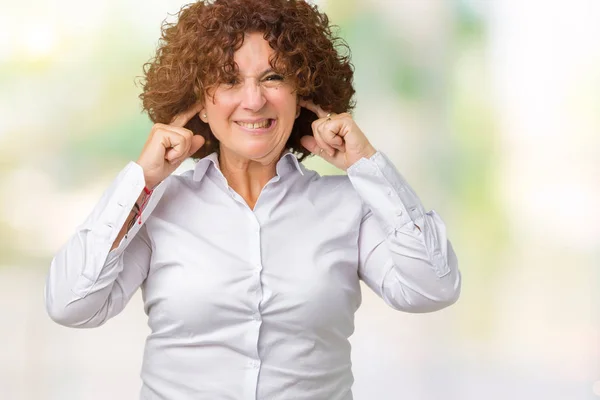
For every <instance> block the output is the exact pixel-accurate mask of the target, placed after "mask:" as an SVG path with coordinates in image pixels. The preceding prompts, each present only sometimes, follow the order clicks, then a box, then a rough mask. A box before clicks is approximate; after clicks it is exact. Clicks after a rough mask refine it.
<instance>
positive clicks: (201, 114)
mask: <svg viewBox="0 0 600 400" xmlns="http://www.w3.org/2000/svg"><path fill="white" fill-rule="evenodd" d="M198 116H199V117H200V120H201V121H202V122H204V123H205V124H208V115H207V114H206V108H204V107H202V109H201V110H200V112H199V113H198Z"/></svg>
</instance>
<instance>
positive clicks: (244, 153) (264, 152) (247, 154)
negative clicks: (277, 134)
mask: <svg viewBox="0 0 600 400" xmlns="http://www.w3.org/2000/svg"><path fill="white" fill-rule="evenodd" d="M229 150H230V151H232V152H233V153H236V154H237V155H238V156H239V157H242V158H245V159H248V160H265V159H268V158H271V157H273V156H274V155H277V156H279V154H280V151H277V149H276V148H275V146H269V145H267V144H266V143H248V144H247V145H245V146H243V147H242V146H240V147H236V148H234V149H229Z"/></svg>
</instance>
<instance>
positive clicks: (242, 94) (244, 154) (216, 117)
mask: <svg viewBox="0 0 600 400" xmlns="http://www.w3.org/2000/svg"><path fill="white" fill-rule="evenodd" d="M272 54H273V49H272V48H271V47H270V46H269V43H268V42H267V41H266V40H265V39H263V37H262V34H260V33H251V34H247V35H246V37H245V39H244V43H243V45H242V47H241V48H240V49H239V50H238V51H236V52H235V54H234V61H235V63H236V64H237V66H238V68H239V75H238V76H237V78H236V79H235V80H234V81H232V82H229V83H224V84H221V85H220V86H218V87H217V88H216V89H215V91H214V98H213V97H212V96H211V95H210V94H207V96H206V98H205V100H204V101H205V103H204V104H205V106H204V107H205V108H204V110H202V111H201V112H200V116H201V118H202V120H203V121H204V122H208V124H209V125H210V129H211V130H212V132H213V134H214V135H215V137H216V138H217V139H219V141H220V143H221V152H230V153H233V154H235V155H236V156H238V157H241V158H243V159H248V160H253V161H258V162H261V163H263V164H266V163H271V162H273V161H275V160H276V159H279V156H280V155H281V152H282V150H283V147H284V146H285V143H286V142H287V140H288V138H289V136H290V132H291V131H292V127H293V125H294V121H295V119H296V117H297V116H298V114H299V112H300V107H299V105H298V102H297V98H296V94H295V92H294V87H293V85H292V84H291V83H290V82H288V81H287V80H284V78H283V77H282V76H281V75H279V74H277V73H276V72H275V71H273V70H272V69H271V66H270V65H269V59H270V57H271V56H272ZM211 94H212V93H211ZM203 114H206V117H204V116H203Z"/></svg>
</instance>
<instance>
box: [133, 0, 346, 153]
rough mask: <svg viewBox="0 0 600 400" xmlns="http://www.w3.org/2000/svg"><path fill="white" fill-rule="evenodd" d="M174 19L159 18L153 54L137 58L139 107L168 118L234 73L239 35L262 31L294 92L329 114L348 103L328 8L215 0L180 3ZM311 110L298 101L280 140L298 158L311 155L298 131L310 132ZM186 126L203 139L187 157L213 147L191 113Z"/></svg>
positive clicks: (283, 1)
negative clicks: (141, 73)
mask: <svg viewBox="0 0 600 400" xmlns="http://www.w3.org/2000/svg"><path fill="white" fill-rule="evenodd" d="M177 16H178V21H177V22H175V23H167V22H166V21H165V22H163V25H162V29H161V30H162V35H161V39H160V41H159V46H158V49H157V51H156V55H155V57H154V58H153V59H151V60H150V61H149V62H147V63H146V64H144V76H143V77H142V85H143V92H142V93H141V94H140V99H141V100H142V104H143V109H144V111H146V112H147V113H148V115H149V117H150V119H151V120H152V121H153V122H154V123H164V124H168V123H169V122H170V121H171V120H172V118H173V117H174V116H175V115H176V114H178V113H180V112H182V111H183V110H186V109H187V108H189V107H190V106H191V105H192V104H194V103H195V102H197V100H198V99H204V98H205V95H206V94H207V93H209V91H210V90H211V89H213V88H216V87H217V86H218V85H219V84H221V83H224V82H228V81H229V80H230V79H231V77H232V75H234V74H235V73H236V72H237V66H236V65H235V63H234V61H233V55H234V52H235V51H236V50H237V49H239V48H240V47H241V46H242V44H243V40H244V34H246V33H251V32H261V33H263V37H264V38H265V40H267V41H268V42H269V44H270V46H271V48H273V49H274V56H273V57H272V59H271V60H270V64H271V67H272V68H273V69H274V70H275V71H277V72H278V73H280V74H282V75H284V76H285V77H286V78H289V79H290V80H291V82H293V84H294V87H295V90H296V93H297V95H298V96H299V97H300V98H303V99H312V101H314V103H315V104H318V105H320V106H321V107H322V108H323V109H324V110H328V111H331V112H335V113H341V112H347V111H351V109H352V108H354V102H353V101H352V96H353V95H354V87H353V85H352V80H353V66H352V64H351V63H350V49H349V48H348V46H347V44H346V43H345V41H344V40H343V39H341V38H340V37H338V36H336V35H335V33H334V32H333V31H332V26H330V24H329V19H328V17H327V15H325V14H324V13H321V12H319V10H318V9H317V7H316V6H315V5H311V4H309V3H307V2H306V1H303V0H214V1H202V0H199V1H197V2H196V3H192V4H189V5H186V6H183V7H182V8H181V10H180V11H179V13H178V14H177ZM315 119H317V116H316V115H315V114H314V113H313V112H311V111H309V110H307V109H305V108H304V107H302V108H301V112H300V116H299V117H298V118H297V119H296V121H295V122H294V126H293V128H292V132H291V134H290V137H289V139H288V142H287V143H286V148H288V149H291V150H292V151H293V152H294V153H295V154H296V155H297V156H298V158H299V159H300V160H303V159H304V158H305V157H306V156H307V155H309V154H310V152H308V151H307V150H306V149H305V148H304V147H303V146H302V145H301V144H300V138H301V137H302V136H304V135H312V128H311V123H312V122H313V121H314V120H315ZM186 128H188V129H190V130H191V131H192V132H194V134H196V135H202V136H203V137H204V138H205V139H206V143H205V145H204V146H202V148H200V150H199V151H198V152H196V153H195V154H193V156H192V157H194V158H202V157H204V156H206V155H208V154H210V153H212V152H215V151H217V152H218V151H219V142H218V140H217V139H216V138H215V136H214V135H213V134H212V132H211V130H210V128H209V126H208V124H206V123H204V122H202V121H201V120H200V118H199V117H198V115H196V116H194V118H192V119H191V120H190V121H189V122H188V124H187V125H186Z"/></svg>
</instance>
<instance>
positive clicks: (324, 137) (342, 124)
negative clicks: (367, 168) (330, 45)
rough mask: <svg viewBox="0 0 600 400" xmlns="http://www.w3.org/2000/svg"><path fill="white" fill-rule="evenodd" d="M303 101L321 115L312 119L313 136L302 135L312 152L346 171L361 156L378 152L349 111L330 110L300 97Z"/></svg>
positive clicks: (301, 141) (303, 143)
mask: <svg viewBox="0 0 600 400" xmlns="http://www.w3.org/2000/svg"><path fill="white" fill-rule="evenodd" d="M300 105H301V106H302V107H305V108H307V109H308V110H310V111H312V112H314V113H315V114H317V117H319V119H317V120H315V121H314V122H313V123H312V130H313V136H303V137H302V139H300V143H301V144H302V146H304V147H305V148H306V149H307V150H308V151H310V152H311V153H313V154H315V155H318V156H320V157H322V158H323V159H324V160H326V161H327V162H329V163H330V164H332V165H335V166H336V167H338V168H340V169H342V170H344V171H345V170H346V169H348V168H349V167H350V166H351V165H352V164H354V163H355V162H357V161H358V160H360V159H361V158H363V157H365V158H369V157H371V156H372V155H373V154H375V153H376V150H375V148H374V147H373V146H372V145H371V143H370V142H369V140H368V139H367V137H366V136H365V134H364V133H363V132H362V131H361V130H360V128H359V127H358V126H357V125H356V122H354V120H353V119H352V116H351V115H350V114H348V113H343V114H334V113H328V112H326V111H324V110H323V109H322V108H321V107H320V106H318V105H316V104H315V103H313V102H312V101H310V100H308V101H307V100H300Z"/></svg>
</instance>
